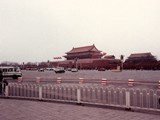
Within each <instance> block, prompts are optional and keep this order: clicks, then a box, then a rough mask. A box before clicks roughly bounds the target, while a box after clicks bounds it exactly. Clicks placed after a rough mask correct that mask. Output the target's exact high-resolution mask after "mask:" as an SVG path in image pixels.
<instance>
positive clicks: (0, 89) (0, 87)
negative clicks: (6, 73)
mask: <svg viewBox="0 0 160 120" xmlns="http://www.w3.org/2000/svg"><path fill="white" fill-rule="evenodd" d="M7 85H8V82H7V80H6V79H3V71H1V70H0V95H4V93H5V87H6V86H7Z"/></svg>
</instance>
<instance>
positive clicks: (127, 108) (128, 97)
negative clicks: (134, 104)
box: [125, 90, 131, 110]
mask: <svg viewBox="0 0 160 120" xmlns="http://www.w3.org/2000/svg"><path fill="white" fill-rule="evenodd" d="M125 109H126V110H131V106H130V92H129V90H126V108H125Z"/></svg>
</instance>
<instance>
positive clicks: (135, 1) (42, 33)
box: [0, 0, 160, 63]
mask: <svg viewBox="0 0 160 120" xmlns="http://www.w3.org/2000/svg"><path fill="white" fill-rule="evenodd" d="M159 5H160V1H159V0H111V1H110V0H80V1H78V0H27V1H26V0H1V1H0V18H1V19H0V26H1V27H0V43H1V44H0V49H1V50H0V55H1V59H0V62H3V61H15V62H20V63H22V62H28V61H33V62H34V61H35V62H36V61H47V60H50V61H53V57H56V56H64V55H65V52H68V51H70V50H71V49H72V48H73V47H80V46H88V45H93V44H95V45H96V47H97V48H98V49H99V50H101V51H103V52H106V53H107V54H109V55H110V54H113V55H115V56H116V57H117V58H119V56H120V55H121V54H123V55H125V57H128V56H129V55H130V54H131V53H143V52H151V53H152V54H153V55H155V56H157V57H158V59H160V53H159V51H160V47H159V44H160V34H159V31H160V7H159Z"/></svg>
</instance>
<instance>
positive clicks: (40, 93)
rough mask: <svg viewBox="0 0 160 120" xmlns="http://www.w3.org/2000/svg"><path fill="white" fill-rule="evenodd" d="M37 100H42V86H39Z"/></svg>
mask: <svg viewBox="0 0 160 120" xmlns="http://www.w3.org/2000/svg"><path fill="white" fill-rule="evenodd" d="M39 100H42V86H41V85H39Z"/></svg>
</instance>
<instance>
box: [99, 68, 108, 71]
mask: <svg viewBox="0 0 160 120" xmlns="http://www.w3.org/2000/svg"><path fill="white" fill-rule="evenodd" d="M105 70H106V69H105V68H99V69H98V71H105Z"/></svg>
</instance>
